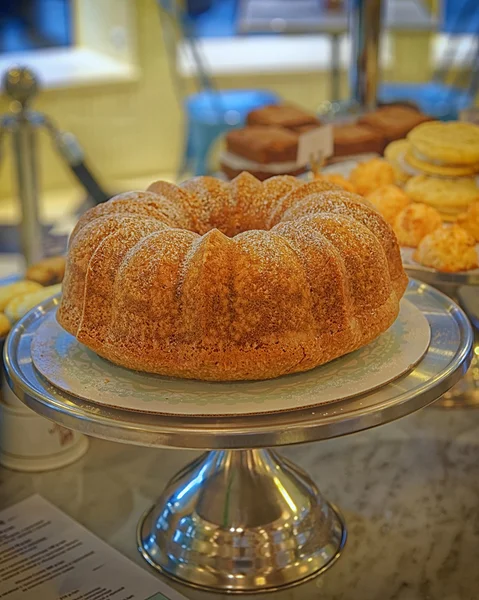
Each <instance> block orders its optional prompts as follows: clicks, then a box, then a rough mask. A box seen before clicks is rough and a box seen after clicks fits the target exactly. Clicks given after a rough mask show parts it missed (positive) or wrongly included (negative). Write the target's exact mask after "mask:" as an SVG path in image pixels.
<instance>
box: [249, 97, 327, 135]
mask: <svg viewBox="0 0 479 600" xmlns="http://www.w3.org/2000/svg"><path fill="white" fill-rule="evenodd" d="M246 122H247V125H265V126H267V127H270V126H272V127H284V128H286V129H290V130H291V131H296V132H298V133H299V132H300V130H301V132H304V131H306V129H304V128H305V127H310V126H315V127H318V126H319V125H321V123H320V121H319V119H318V117H317V116H316V115H314V114H312V113H310V112H308V111H306V110H303V109H302V108H300V107H299V106H294V105H292V104H271V105H269V106H263V107H262V108H257V109H255V110H252V111H251V112H250V113H249V114H248V116H247V120H246Z"/></svg>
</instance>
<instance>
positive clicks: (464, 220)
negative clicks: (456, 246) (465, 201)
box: [456, 202, 479, 242]
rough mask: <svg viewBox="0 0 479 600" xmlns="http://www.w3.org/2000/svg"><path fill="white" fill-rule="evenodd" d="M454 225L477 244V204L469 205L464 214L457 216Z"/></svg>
mask: <svg viewBox="0 0 479 600" xmlns="http://www.w3.org/2000/svg"><path fill="white" fill-rule="evenodd" d="M456 223H457V224H458V225H460V226H461V227H462V228H463V229H465V230H466V231H467V232H468V233H470V234H471V235H472V237H473V238H474V239H475V240H476V242H479V202H474V204H470V205H469V207H468V209H467V210H466V212H463V213H461V214H460V215H458V216H457V221H456Z"/></svg>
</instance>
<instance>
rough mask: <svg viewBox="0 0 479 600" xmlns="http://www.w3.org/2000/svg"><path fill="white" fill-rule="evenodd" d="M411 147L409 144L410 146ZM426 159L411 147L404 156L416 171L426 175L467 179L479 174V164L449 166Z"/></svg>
mask: <svg viewBox="0 0 479 600" xmlns="http://www.w3.org/2000/svg"><path fill="white" fill-rule="evenodd" d="M408 145H409V144H408ZM425 158H426V157H424V156H422V155H421V154H419V152H418V151H417V150H414V149H413V148H411V147H410V146H409V149H408V150H407V151H406V153H405V154H404V160H405V161H406V163H407V164H408V165H410V166H411V167H413V169H415V170H416V171H419V172H420V173H423V174H425V175H435V176H439V177H467V176H469V177H470V176H472V175H475V174H476V173H477V172H479V164H472V165H448V164H436V163H432V162H427V160H425Z"/></svg>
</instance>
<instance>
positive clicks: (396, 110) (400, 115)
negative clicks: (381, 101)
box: [358, 106, 432, 143]
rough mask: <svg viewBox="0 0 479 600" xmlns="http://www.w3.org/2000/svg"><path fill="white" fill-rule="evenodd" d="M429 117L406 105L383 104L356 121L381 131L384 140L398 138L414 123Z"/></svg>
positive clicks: (427, 119) (403, 135) (404, 134)
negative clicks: (383, 105)
mask: <svg viewBox="0 0 479 600" xmlns="http://www.w3.org/2000/svg"><path fill="white" fill-rule="evenodd" d="M431 120H432V119H431V118H430V117H427V116H426V115H424V114H422V113H420V112H418V111H417V110H414V109H413V108H408V107H406V106H385V107H383V108H380V109H378V110H376V111H375V112H372V113H369V114H367V115H363V116H362V117H361V118H360V119H359V120H358V123H360V124H362V125H367V126H368V127H371V128H373V129H375V130H376V131H379V132H380V133H382V135H383V136H384V137H385V138H386V142H387V143H389V142H394V141H395V140H400V139H402V138H404V137H406V135H407V134H408V133H409V132H410V131H411V129H414V127H416V125H419V124H420V123H424V122H425V121H431Z"/></svg>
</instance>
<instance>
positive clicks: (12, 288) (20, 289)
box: [0, 281, 42, 311]
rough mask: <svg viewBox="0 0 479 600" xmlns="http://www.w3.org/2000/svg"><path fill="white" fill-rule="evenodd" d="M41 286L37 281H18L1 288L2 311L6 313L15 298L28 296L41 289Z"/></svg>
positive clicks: (0, 302) (0, 308)
mask: <svg viewBox="0 0 479 600" xmlns="http://www.w3.org/2000/svg"><path fill="white" fill-rule="evenodd" d="M41 287H42V286H41V285H40V284H39V283H36V282H35V281H17V282H15V283H10V284H9V285H5V286H3V287H0V311H4V310H5V307H6V306H7V304H8V303H9V302H10V300H11V299H12V298H15V296H21V295H22V294H28V293H30V292H35V291H37V290H39V289H41Z"/></svg>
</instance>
